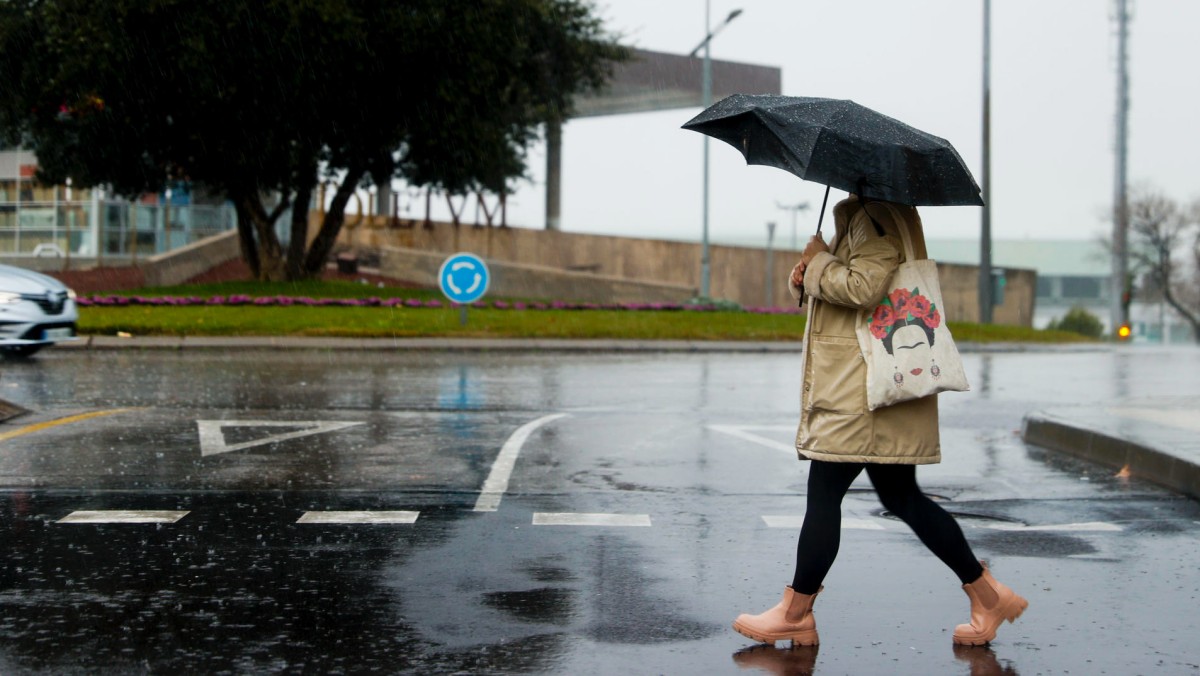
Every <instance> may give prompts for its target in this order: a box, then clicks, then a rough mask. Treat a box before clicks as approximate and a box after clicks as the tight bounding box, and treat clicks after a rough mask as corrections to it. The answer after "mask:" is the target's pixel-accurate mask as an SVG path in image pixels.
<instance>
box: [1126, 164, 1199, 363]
mask: <svg viewBox="0 0 1200 676" xmlns="http://www.w3.org/2000/svg"><path fill="white" fill-rule="evenodd" d="M1131 192H1132V194H1131V195H1130V200H1129V235H1130V247H1129V256H1130V259H1131V261H1130V262H1131V263H1132V265H1131V268H1132V269H1134V270H1137V271H1138V272H1139V273H1140V274H1141V275H1142V276H1143V278H1144V279H1145V280H1146V282H1147V284H1145V286H1147V287H1149V289H1148V290H1153V291H1157V292H1158V293H1159V294H1161V296H1162V299H1163V300H1164V301H1166V303H1167V305H1170V306H1171V307H1172V308H1174V310H1175V311H1176V312H1178V313H1179V316H1181V317H1183V318H1184V319H1185V320H1187V322H1188V323H1189V324H1191V326H1192V336H1193V338H1194V339H1195V340H1196V342H1197V343H1200V201H1197V202H1196V203H1194V204H1192V205H1191V206H1190V207H1187V208H1181V207H1180V206H1179V204H1178V203H1177V202H1175V200H1173V199H1171V198H1169V197H1167V196H1166V195H1163V194H1162V193H1160V192H1158V191H1157V190H1154V189H1151V188H1144V187H1141V188H1135V189H1134V190H1132V191H1131ZM1180 259H1182V261H1181V260H1180Z"/></svg>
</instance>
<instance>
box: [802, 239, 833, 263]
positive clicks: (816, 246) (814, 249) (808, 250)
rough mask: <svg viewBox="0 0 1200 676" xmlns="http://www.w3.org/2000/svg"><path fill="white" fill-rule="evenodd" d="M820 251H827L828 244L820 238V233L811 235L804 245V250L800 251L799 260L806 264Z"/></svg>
mask: <svg viewBox="0 0 1200 676" xmlns="http://www.w3.org/2000/svg"><path fill="white" fill-rule="evenodd" d="M822 251H824V252H826V253H828V252H829V245H828V244H826V243H825V240H823V239H821V237H820V235H813V238H812V239H811V240H809V242H808V246H806V247H804V251H803V252H801V253H800V262H801V263H803V264H804V265H806V266H807V265H808V264H809V262H810V261H812V259H813V258H815V257H816V256H817V254H819V253H821V252H822Z"/></svg>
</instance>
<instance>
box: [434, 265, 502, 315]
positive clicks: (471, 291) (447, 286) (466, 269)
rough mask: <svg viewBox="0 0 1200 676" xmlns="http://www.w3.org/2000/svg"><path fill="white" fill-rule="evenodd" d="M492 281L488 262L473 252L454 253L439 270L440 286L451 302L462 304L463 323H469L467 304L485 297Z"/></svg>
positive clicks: (460, 309) (460, 313) (460, 308)
mask: <svg viewBox="0 0 1200 676" xmlns="http://www.w3.org/2000/svg"><path fill="white" fill-rule="evenodd" d="M490 281H491V275H490V274H489V273H488V268H487V263H484V262H483V259H482V258H480V257H479V256H476V255H475V254H471V253H456V254H454V255H453V256H451V257H449V258H447V259H446V260H445V261H443V262H442V267H441V269H440V270H438V286H439V287H441V289H442V294H443V295H445V296H446V298H449V299H450V302H452V303H457V304H458V305H459V306H460V307H459V315H458V319H459V323H461V324H463V325H466V323H467V305H470V304H471V303H474V302H475V301H477V300H479V299H480V298H483V294H485V293H487V289H488V283H489V282H490Z"/></svg>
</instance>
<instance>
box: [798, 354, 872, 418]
mask: <svg viewBox="0 0 1200 676" xmlns="http://www.w3.org/2000/svg"><path fill="white" fill-rule="evenodd" d="M810 344H811V354H810V355H809V358H810V359H811V360H812V361H811V366H810V368H811V370H810V371H809V383H808V388H809V392H808V394H809V395H810V396H809V398H808V400H809V406H810V407H811V408H812V409H813V410H821V411H833V412H837V413H865V412H866V410H867V392H866V382H867V366H866V363H865V362H863V358H862V352H861V351H860V350H859V347H858V340H857V339H855V338H835V337H829V336H822V337H814V338H813V340H812V341H811V343H810Z"/></svg>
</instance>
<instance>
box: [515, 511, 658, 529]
mask: <svg viewBox="0 0 1200 676" xmlns="http://www.w3.org/2000/svg"><path fill="white" fill-rule="evenodd" d="M533 525H535V526H636V527H646V526H649V525H650V515H649V514H575V513H570V512H536V513H535V514H534V515H533Z"/></svg>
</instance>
